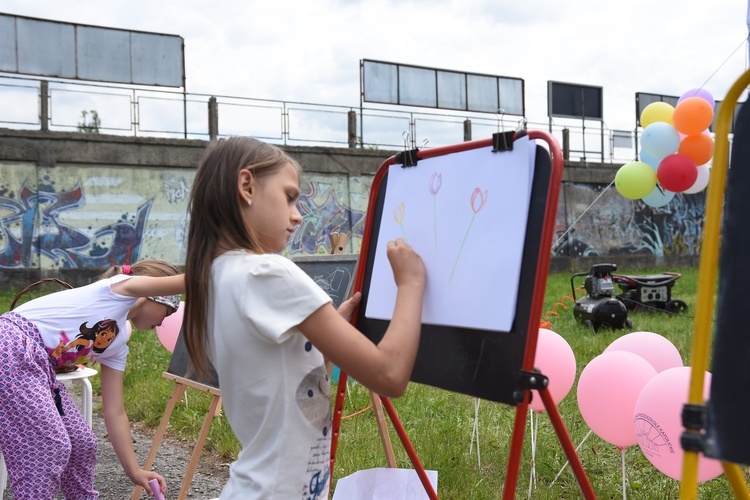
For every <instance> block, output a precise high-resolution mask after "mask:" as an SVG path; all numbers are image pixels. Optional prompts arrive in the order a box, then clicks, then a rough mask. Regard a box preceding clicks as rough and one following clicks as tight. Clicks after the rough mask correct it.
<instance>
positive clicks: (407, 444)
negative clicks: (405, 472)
mask: <svg viewBox="0 0 750 500" xmlns="http://www.w3.org/2000/svg"><path fill="white" fill-rule="evenodd" d="M380 400H381V401H382V402H383V407H384V408H385V411H387V412H388V416H389V417H390V418H391V423H392V424H393V428H394V429H396V434H398V437H399V438H400V439H401V443H402V444H403V445H404V450H406V454H407V455H409V459H410V460H411V464H412V465H413V466H414V470H416V471H417V476H419V480H420V481H422V486H424V490H425V492H426V493H427V496H428V497H430V499H431V500H437V497H438V496H437V493H435V489H434V488H433V487H432V483H431V482H430V478H428V477H427V473H426V472H425V470H424V466H423V465H422V462H421V461H420V460H419V457H418V456H417V452H416V451H415V450H414V447H413V446H412V444H411V441H409V436H407V435H406V430H405V429H404V426H403V425H401V421H400V420H399V419H398V414H397V413H396V409H395V408H394V407H393V403H391V401H390V399H388V398H384V397H382V396H381V397H380Z"/></svg>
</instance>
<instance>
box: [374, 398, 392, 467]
mask: <svg viewBox="0 0 750 500" xmlns="http://www.w3.org/2000/svg"><path fill="white" fill-rule="evenodd" d="M370 399H371V400H372V409H373V411H374V412H375V420H376V421H377V423H378V432H379V433H380V442H381V443H383V451H384V452H385V462H386V464H388V467H390V468H391V469H395V468H396V467H397V465H396V454H395V453H393V443H391V437H390V436H389V435H388V426H387V424H386V422H385V414H384V413H383V403H382V402H381V401H380V396H379V395H377V394H375V393H374V392H372V391H370Z"/></svg>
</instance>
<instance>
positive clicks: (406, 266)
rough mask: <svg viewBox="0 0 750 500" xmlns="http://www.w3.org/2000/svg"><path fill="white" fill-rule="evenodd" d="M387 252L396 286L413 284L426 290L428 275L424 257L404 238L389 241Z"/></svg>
mask: <svg viewBox="0 0 750 500" xmlns="http://www.w3.org/2000/svg"><path fill="white" fill-rule="evenodd" d="M387 252H388V260H389V261H390V263H391V267H392V268H393V278H394V279H395V280H396V286H401V285H405V284H409V283H411V284H414V285H418V286H421V287H422V288H424V285H425V280H426V278H427V273H426V271H425V267H424V262H423V261H422V257H420V256H419V255H418V254H417V253H416V252H415V251H414V249H413V248H412V247H411V246H410V245H409V244H408V243H406V242H405V241H404V240H403V238H398V239H396V240H395V241H389V242H388V246H387Z"/></svg>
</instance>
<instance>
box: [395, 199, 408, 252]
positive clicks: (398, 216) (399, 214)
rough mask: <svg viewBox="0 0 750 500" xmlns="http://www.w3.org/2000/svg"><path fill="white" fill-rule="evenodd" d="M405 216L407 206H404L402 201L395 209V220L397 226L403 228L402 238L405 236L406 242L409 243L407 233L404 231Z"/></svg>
mask: <svg viewBox="0 0 750 500" xmlns="http://www.w3.org/2000/svg"><path fill="white" fill-rule="evenodd" d="M404 215H406V206H404V202H403V201H402V202H401V203H399V204H398V206H396V208H394V209H393V219H394V220H395V221H396V224H398V225H399V226H401V236H403V238H404V241H405V242H407V243H409V239H408V238H407V237H406V231H405V230H404Z"/></svg>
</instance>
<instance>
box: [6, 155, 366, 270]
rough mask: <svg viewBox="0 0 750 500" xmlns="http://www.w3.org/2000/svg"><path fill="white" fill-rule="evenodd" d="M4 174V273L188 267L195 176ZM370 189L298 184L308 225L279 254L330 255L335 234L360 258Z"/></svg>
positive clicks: (346, 181)
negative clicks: (149, 261)
mask: <svg viewBox="0 0 750 500" xmlns="http://www.w3.org/2000/svg"><path fill="white" fill-rule="evenodd" d="M108 169H110V170H108ZM186 172H188V173H189V175H185V173H186ZM3 174H4V175H3V177H4V184H3V185H2V186H0V268H38V267H41V268H48V269H56V268H62V269H70V268H103V267H109V266H111V265H115V264H123V263H132V262H134V261H136V260H139V259H142V258H163V259H165V260H169V261H172V262H175V263H178V264H181V263H184V248H185V242H186V238H187V231H186V228H187V220H188V216H187V213H186V210H187V203H188V198H189V194H190V187H191V186H192V179H193V177H191V175H193V171H184V170H183V171H180V170H173V171H166V170H158V171H154V170H146V169H140V170H139V169H121V168H115V167H106V169H104V170H102V169H81V168H70V169H62V168H59V167H58V168H57V169H55V170H53V171H45V170H44V169H41V168H37V167H36V166H35V165H30V164H28V165H13V166H10V167H9V166H7V165H3ZM6 174H7V175H6ZM37 177H39V179H40V180H39V181H38V182H35V180H36V179H37ZM370 182H371V177H369V176H363V177H351V178H350V177H349V176H347V175H334V174H311V175H310V176H309V178H307V179H305V180H304V181H303V183H302V194H301V195H300V200H299V205H298V206H299V209H300V213H301V214H302V217H303V220H302V223H301V224H300V226H299V227H298V229H297V230H296V231H295V232H294V234H293V236H292V238H291V239H290V241H289V243H288V244H287V247H286V248H285V250H284V252H283V253H284V254H285V255H309V254H320V253H329V251H330V240H329V238H328V235H329V234H330V233H331V232H343V233H347V234H349V235H350V238H349V240H348V242H347V247H348V248H347V249H346V251H347V252H350V253H357V252H359V246H360V244H361V239H362V233H363V230H364V227H363V226H364V214H365V211H366V209H367V201H368V197H369V187H370ZM62 186H66V187H62Z"/></svg>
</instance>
